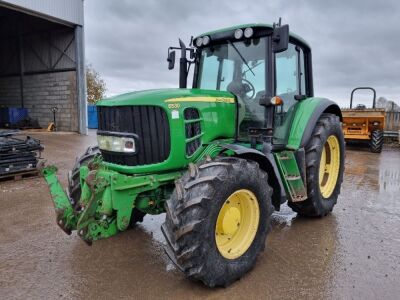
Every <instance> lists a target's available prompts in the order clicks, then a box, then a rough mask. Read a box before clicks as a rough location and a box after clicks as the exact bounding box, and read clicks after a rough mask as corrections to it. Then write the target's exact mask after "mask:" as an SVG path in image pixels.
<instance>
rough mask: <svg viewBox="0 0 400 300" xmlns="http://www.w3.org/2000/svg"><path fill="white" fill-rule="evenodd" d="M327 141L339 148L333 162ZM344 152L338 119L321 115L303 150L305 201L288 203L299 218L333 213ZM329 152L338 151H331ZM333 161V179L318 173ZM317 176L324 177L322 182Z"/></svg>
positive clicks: (328, 166)
mask: <svg viewBox="0 0 400 300" xmlns="http://www.w3.org/2000/svg"><path fill="white" fill-rule="evenodd" d="M328 138H329V142H332V145H335V147H339V149H338V150H339V152H338V153H339V157H338V160H333V157H334V156H333V154H331V152H330V151H331V150H329V149H331V148H330V144H329V142H328ZM335 147H333V149H335ZM344 150H345V144H344V138H343V131H342V127H341V124H340V119H339V117H338V116H336V115H333V114H326V113H325V114H322V115H321V117H320V118H319V120H318V122H317V125H316V126H315V128H314V131H313V134H312V136H311V139H310V141H309V142H308V144H307V145H306V147H305V151H306V177H307V179H306V181H307V196H308V198H307V200H305V201H302V202H289V203H288V205H289V206H290V207H291V208H292V209H293V210H294V211H295V212H297V213H298V214H299V215H301V216H305V217H322V216H325V215H327V214H328V213H329V212H331V211H332V209H333V207H334V206H335V204H336V202H337V198H338V196H339V193H340V187H341V184H342V182H343V172H344V156H345V151H344ZM335 151H336V150H335ZM332 153H337V152H334V151H332ZM323 155H325V157H323ZM327 156H330V158H327ZM334 161H336V162H337V167H338V169H337V168H334V169H332V176H333V177H332V179H330V177H329V176H331V174H329V173H325V171H321V170H320V165H322V164H324V165H323V167H322V170H326V169H325V168H324V167H326V168H330V165H331V164H332V163H334ZM328 162H330V163H328ZM320 174H323V178H321V180H320ZM321 177H322V176H321ZM326 177H327V178H326ZM335 181H336V182H335ZM324 182H325V185H324Z"/></svg>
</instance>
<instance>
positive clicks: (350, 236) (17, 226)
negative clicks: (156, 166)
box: [0, 134, 400, 299]
mask: <svg viewBox="0 0 400 300" xmlns="http://www.w3.org/2000/svg"><path fill="white" fill-rule="evenodd" d="M35 137H38V138H40V139H42V141H43V143H44V144H45V146H46V150H45V152H44V157H45V158H46V159H47V161H48V163H54V164H56V165H57V166H58V167H59V174H60V178H61V181H62V182H63V183H64V184H65V183H66V173H67V171H68V170H69V169H70V168H71V167H72V165H73V163H74V159H75V156H76V155H77V153H81V152H83V151H84V150H85V148H86V147H87V146H88V145H90V144H94V143H95V137H94V136H93V135H90V136H78V135H74V134H35ZM163 220H164V215H161V216H146V217H145V221H144V223H143V224H141V225H139V226H138V227H137V228H135V229H132V230H129V231H126V232H124V233H121V234H119V235H118V236H115V237H113V238H110V239H108V240H102V241H98V242H95V243H94V245H93V246H92V247H88V246H87V245H86V244H85V243H84V242H83V241H82V240H81V239H80V238H79V237H78V236H77V235H76V234H73V235H72V236H67V235H66V234H64V233H63V232H62V231H61V230H60V229H59V228H58V227H57V226H56V224H55V215H54V212H53V206H52V203H51V201H50V196H49V193H48V190H47V186H46V184H45V183H44V180H43V179H41V178H33V179H26V180H23V181H19V182H0V299H56V298H67V299H106V298H115V299H128V298H131V299H154V298H162V299H246V298H247V299H283V298H286V299H288V298H303V299H399V295H400V279H399V278H400V151H399V149H386V150H384V151H383V152H382V154H380V155H379V154H371V153H369V152H368V151H366V150H364V149H357V150H354V149H353V150H348V151H347V158H346V174H345V181H344V183H343V186H342V193H341V196H340V198H339V202H338V204H337V205H336V207H335V209H334V211H333V213H332V214H331V215H328V216H327V217H325V218H322V219H304V218H298V217H296V214H295V213H293V212H292V211H291V210H290V209H289V208H288V207H287V206H284V207H283V209H282V210H281V211H280V212H277V213H274V215H273V228H272V231H271V233H270V234H269V236H268V238H267V246H266V249H265V251H264V252H263V253H262V254H261V255H260V256H259V259H258V262H257V265H256V266H255V268H254V269H253V271H251V272H250V273H248V274H247V275H246V276H245V277H244V278H243V279H241V280H240V281H237V282H236V283H234V284H233V285H231V286H230V287H228V288H217V289H209V288H206V287H204V286H203V285H202V284H199V283H194V282H191V281H188V280H187V279H185V278H184V276H183V275H182V274H181V273H180V272H179V271H177V270H176V269H175V268H174V266H173V265H172V264H171V263H170V262H169V261H168V259H167V257H166V255H165V254H164V252H163V249H162V246H163V242H164V241H163V237H162V234H161V231H160V225H161V223H162V222H163Z"/></svg>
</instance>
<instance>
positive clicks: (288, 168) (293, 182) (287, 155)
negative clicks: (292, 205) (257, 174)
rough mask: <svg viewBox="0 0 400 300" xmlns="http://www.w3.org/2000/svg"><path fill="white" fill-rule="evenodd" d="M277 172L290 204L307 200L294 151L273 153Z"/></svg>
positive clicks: (305, 189)
mask: <svg viewBox="0 0 400 300" xmlns="http://www.w3.org/2000/svg"><path fill="white" fill-rule="evenodd" d="M274 157H275V160H276V163H277V165H278V168H279V172H280V174H281V177H282V181H283V184H284V186H285V189H286V193H287V194H288V195H289V198H290V199H289V200H290V201H292V202H300V201H304V200H306V199H307V188H306V186H305V184H304V182H303V178H302V177H301V173H300V170H299V167H298V165H297V161H296V157H295V154H294V151H282V152H277V153H274Z"/></svg>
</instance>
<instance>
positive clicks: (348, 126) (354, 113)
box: [342, 87, 386, 153]
mask: <svg viewBox="0 0 400 300" xmlns="http://www.w3.org/2000/svg"><path fill="white" fill-rule="evenodd" d="M357 90H371V91H372V92H373V101H372V108H366V106H365V105H363V104H358V105H357V106H356V107H355V108H353V96H354V92H355V91H357ZM375 102H376V91H375V90H374V89H373V88H371V87H358V88H355V89H354V90H352V91H351V97H350V108H345V109H342V114H343V134H344V138H345V140H346V141H360V142H369V145H370V150H371V152H374V153H380V152H381V151H382V147H383V130H384V128H385V117H386V112H385V109H384V108H376V105H375V104H376V103H375Z"/></svg>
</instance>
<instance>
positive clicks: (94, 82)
mask: <svg viewBox="0 0 400 300" xmlns="http://www.w3.org/2000/svg"><path fill="white" fill-rule="evenodd" d="M86 87H87V101H88V103H90V104H94V103H96V102H97V101H98V100H100V99H102V98H104V97H105V94H106V90H107V88H106V82H105V81H104V80H103V79H102V78H101V77H100V74H99V72H97V71H96V70H95V69H94V68H93V66H92V65H91V64H89V65H87V66H86Z"/></svg>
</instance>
